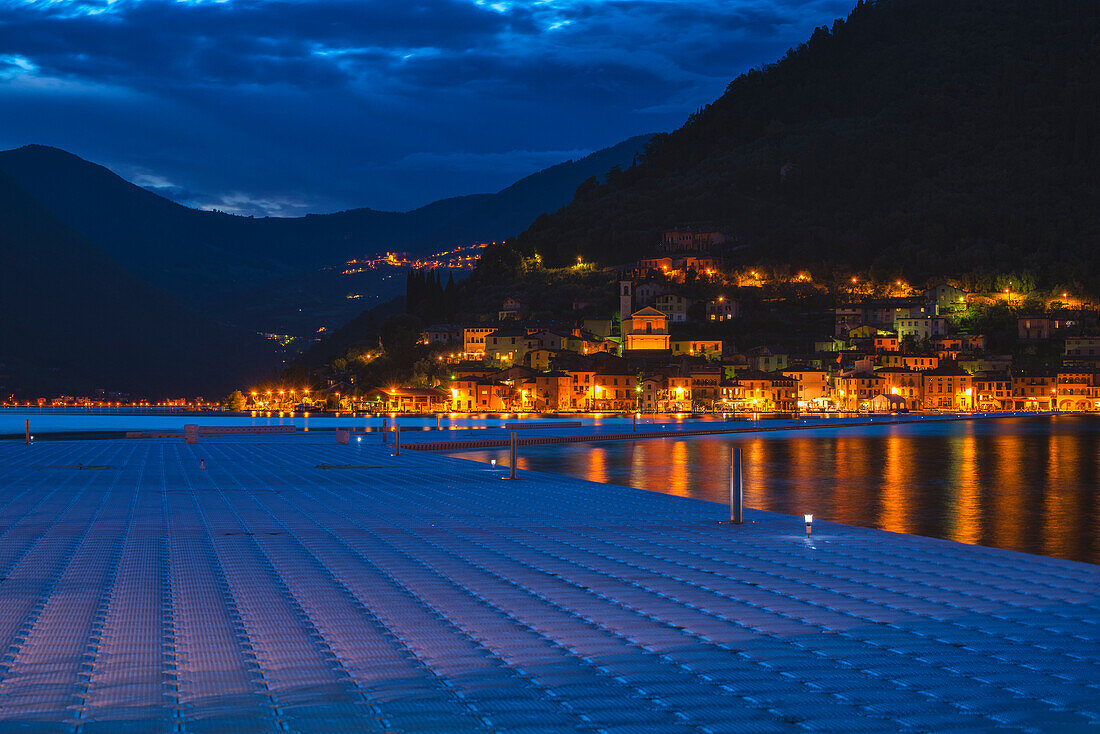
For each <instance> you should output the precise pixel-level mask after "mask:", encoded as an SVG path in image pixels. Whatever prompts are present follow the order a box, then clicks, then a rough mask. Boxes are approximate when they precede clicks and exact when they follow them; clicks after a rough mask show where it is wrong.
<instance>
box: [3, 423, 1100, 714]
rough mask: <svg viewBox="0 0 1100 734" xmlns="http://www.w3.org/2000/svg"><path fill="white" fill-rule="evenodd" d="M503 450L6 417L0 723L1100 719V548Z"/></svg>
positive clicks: (325, 435)
mask: <svg viewBox="0 0 1100 734" xmlns="http://www.w3.org/2000/svg"><path fill="white" fill-rule="evenodd" d="M81 466H83V467H95V468H96V469H97V470H96V471H84V470H82V469H79V468H76V467H81ZM506 476H507V470H495V471H494V470H492V469H490V468H489V467H487V466H486V465H483V464H477V463H474V462H469V461H464V460H461V459H454V458H448V457H444V456H439V455H436V454H431V453H428V452H424V451H415V452H404V453H403V454H402V455H401V456H399V457H397V456H393V455H392V454H391V448H390V447H387V446H384V445H382V444H381V443H380V442H377V441H374V440H371V441H366V440H364V441H362V442H359V441H355V440H353V441H352V442H351V443H350V444H347V445H341V444H337V443H335V442H334V440H333V437H332V435H331V434H317V433H312V434H302V433H299V434H293V435H285V436H279V435H270V436H232V437H220V438H217V439H212V440H200V441H199V442H198V443H196V444H186V443H184V441H182V440H180V439H150V440H145V441H126V440H105V441H54V442H45V443H40V444H32V445H30V446H26V445H24V444H23V442H21V441H20V442H14V441H12V442H0V650H3V652H2V653H0V655H2V657H0V732H12V731H20V732H209V733H210V734H214V733H219V734H220V733H222V732H285V731H291V732H319V733H324V734H330V733H336V732H370V731H377V732H397V731H400V732H467V731H470V732H608V734H627V733H628V732H662V733H663V732H714V733H715V734H717V733H719V732H884V733H885V732H889V733H893V732H899V731H902V732H963V731H974V732H988V731H1038V732H1043V731H1050V732H1062V731H1074V732H1076V731H1096V732H1100V573H1098V571H1100V568H1098V567H1096V566H1092V565H1088V564H1082V563H1074V562H1070V561H1063V560H1057V559H1051V558H1044V557H1038V556H1029V555H1024V554H1020V553H1013V552H1009V551H1001V550H995V549H989V548H982V547H976V546H967V545H961V544H957V543H952V542H947V541H940V540H932V539H926V538H920V537H912V536H904V535H896V534H891V533H886V532H880V531H875V530H868V529H862V528H854V527H849V526H843V525H837V524H831V523H828V522H821V518H819V519H818V522H816V523H815V524H814V529H813V534H812V535H809V536H807V535H806V532H805V529H804V524H803V521H802V518H795V517H789V516H783V515H777V514H771V513H763V512H753V511H751V510H750V511H748V512H747V513H746V524H744V525H740V526H731V525H723V524H720V523H719V521H720V520H722V519H724V518H725V517H727V516H728V510H727V508H725V507H723V506H721V505H715V504H711V503H707V502H702V501H696V500H689V499H683V498H678V497H672V496H667V495H662V494H657V493H652V492H646V491H643V490H636V489H631V488H626V487H618V486H611V485H602V484H595V483H590V482H585V481H580V480H575V479H571V478H564V477H559V476H553V475H547V474H537V473H532V472H520V479H519V480H518V481H511V480H508V479H506V478H504V477H506Z"/></svg>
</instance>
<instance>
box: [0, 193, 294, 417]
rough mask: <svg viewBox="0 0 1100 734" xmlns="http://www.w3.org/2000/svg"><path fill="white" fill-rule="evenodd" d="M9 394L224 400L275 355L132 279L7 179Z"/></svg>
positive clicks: (2, 277)
mask: <svg viewBox="0 0 1100 734" xmlns="http://www.w3.org/2000/svg"><path fill="white" fill-rule="evenodd" d="M0 313H2V314H3V317H2V318H0V365H2V368H0V373H2V374H3V379H2V380H0V381H2V382H3V383H4V386H3V388H2V389H3V391H4V392H5V393H8V392H14V393H16V394H18V395H26V396H37V395H42V394H50V393H56V392H59V391H63V392H68V393H75V394H90V393H91V392H92V391H93V390H95V389H97V388H104V389H106V390H109V391H122V392H127V393H133V394H135V395H141V396H147V397H153V398H159V397H167V396H180V395H196V394H201V395H205V396H211V397H221V396H222V395H224V394H225V393H226V392H228V390H230V389H232V387H234V386H237V385H240V384H242V381H244V380H248V379H252V378H254V377H257V376H260V375H262V374H263V373H265V372H266V371H267V370H269V369H270V368H271V363H272V361H273V356H272V353H271V350H270V348H269V347H268V346H267V344H266V343H264V342H263V341H262V340H260V339H259V338H258V337H256V336H255V335H254V334H249V333H244V332H240V331H237V330H233V329H230V328H227V327H225V326H222V325H219V324H217V323H214V322H212V321H210V320H209V319H206V318H204V317H202V316H200V315H198V314H197V313H195V312H194V311H192V310H190V309H188V308H186V307H185V306H183V305H181V304H180V303H179V302H177V301H176V300H174V299H172V298H170V297H169V296H167V295H165V294H164V293H163V292H162V291H160V290H159V289H157V288H154V287H153V286H151V285H149V284H148V283H146V282H144V281H142V280H141V279H139V278H137V277H136V276H134V275H133V274H131V273H129V272H127V271H126V270H125V269H124V268H123V267H121V266H120V265H119V264H118V263H116V262H115V261H114V260H112V259H111V258H110V257H108V256H107V255H106V254H105V253H103V252H102V251H101V250H100V249H99V248H97V247H96V246H94V245H92V244H91V243H89V242H88V241H87V240H86V239H84V238H83V237H81V236H80V235H79V234H77V233H76V232H74V231H73V230H72V229H71V228H70V227H68V226H67V225H65V224H64V223H62V222H60V221H58V220H57V219H56V218H55V217H54V216H52V215H51V214H50V213H49V212H48V211H46V210H45V209H44V208H43V207H42V206H41V205H40V204H39V203H38V202H37V201H35V200H34V198H33V197H31V196H30V195H29V194H28V193H27V192H26V191H24V190H23V189H21V188H20V187H19V186H18V185H17V184H16V183H15V182H14V181H12V179H11V178H9V177H8V176H7V175H4V174H3V173H0Z"/></svg>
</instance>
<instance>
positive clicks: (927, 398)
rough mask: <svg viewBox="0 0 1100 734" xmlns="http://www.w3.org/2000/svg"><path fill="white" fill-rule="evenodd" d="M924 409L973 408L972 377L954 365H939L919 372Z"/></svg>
mask: <svg viewBox="0 0 1100 734" xmlns="http://www.w3.org/2000/svg"><path fill="white" fill-rule="evenodd" d="M921 377H922V379H923V381H924V408H925V410H973V408H974V379H973V377H972V376H971V374H970V373H969V372H967V371H966V370H964V369H961V368H960V367H956V366H954V365H941V366H939V367H937V368H936V369H934V370H925V371H924V372H922V373H921Z"/></svg>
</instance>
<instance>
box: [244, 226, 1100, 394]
mask: <svg viewBox="0 0 1100 734" xmlns="http://www.w3.org/2000/svg"><path fill="white" fill-rule="evenodd" d="M726 244H727V236H726V235H725V234H724V233H722V232H720V231H716V230H708V229H705V228H699V227H684V228H682V229H678V230H675V231H669V232H666V233H665V235H664V237H663V239H662V241H661V243H660V244H659V245H658V246H657V248H656V252H655V254H654V255H653V256H651V257H646V258H643V259H640V260H638V261H637V262H635V263H631V264H629V265H626V266H619V267H616V268H606V269H605V270H606V271H608V272H609V276H608V282H609V283H610V286H609V287H610V288H614V289H617V293H602V294H595V293H594V294H591V297H590V298H589V299H588V300H576V301H574V302H573V303H572V304H571V306H572V309H573V312H574V315H575V318H572V319H570V317H569V314H564V315H563V314H560V313H558V314H547V313H545V312H543V313H533V312H532V309H531V307H530V305H529V304H528V303H526V302H525V301H524V297H523V295H522V294H521V293H516V294H515V295H510V296H508V297H506V298H504V299H503V300H502V301H500V302H499V303H498V304H497V308H496V310H495V311H493V312H486V313H479V314H477V315H476V318H474V319H471V320H468V321H464V322H461V323H428V324H426V325H425V326H424V327H423V328H422V329H421V330H420V332H419V339H418V348H419V349H421V352H422V356H423V357H424V359H425V360H426V361H427V362H428V369H421V370H420V374H418V375H417V377H416V378H415V379H411V380H405V381H400V382H396V383H394V384H386V385H371V384H362V382H361V381H359V380H357V376H356V374H355V373H354V371H352V370H351V369H348V368H347V367H346V360H343V359H341V360H336V367H335V368H332V367H329V368H327V369H322V370H315V371H314V373H313V374H311V376H310V382H311V383H312V384H311V385H297V386H288V385H285V384H284V385H271V386H265V387H264V388H262V389H252V390H249V391H247V392H242V393H239V394H238V395H237V398H236V406H235V407H237V408H238V409H246V410H254V411H295V410H310V409H313V410H318V409H326V408H327V409H329V410H335V411H349V412H376V413H381V412H394V413H524V412H540V413H568V412H585V413H592V412H620V413H643V414H651V413H710V412H718V413H735V414H737V413H742V414H744V413H750V414H806V413H831V412H846V413H857V412H867V413H899V412H937V411H950V412H988V411H1036V412H1046V411H1074V412H1080V411H1097V410H1100V372H1098V371H1097V367H1098V364H1100V326H1098V322H1100V313H1098V311H1097V310H1096V308H1095V307H1094V306H1093V305H1092V304H1091V303H1089V302H1087V301H1085V300H1083V299H1082V298H1080V297H1078V296H1075V295H1071V294H1070V293H1069V292H1060V293H1057V294H1055V295H1053V296H1050V297H1048V298H1047V299H1046V300H1043V299H1042V298H1039V297H1037V296H1036V294H1035V292H1034V291H1033V290H1032V291H1026V290H1025V288H1027V287H1028V286H1027V285H1026V284H1024V283H1018V282H1013V281H1012V280H1005V279H1002V282H1000V283H997V284H996V287H995V289H992V288H990V289H987V290H986V292H974V291H968V290H967V289H966V288H964V287H961V286H960V285H958V284H953V283H950V282H945V281H941V282H932V283H929V284H927V286H926V287H923V288H917V287H914V286H911V285H910V284H908V283H906V282H904V281H902V280H892V281H889V282H877V283H876V282H872V281H871V280H869V279H868V278H867V277H866V276H863V277H860V276H852V277H850V278H848V279H847V280H846V281H845V283H844V287H843V288H842V289H836V288H835V287H834V288H832V289H830V288H828V287H826V286H825V285H821V284H818V283H815V282H814V277H813V275H812V274H811V273H809V272H806V271H798V272H793V273H786V274H779V275H777V274H775V273H774V272H773V273H765V272H764V271H763V270H754V269H747V270H746V269H735V268H732V267H730V265H729V262H728V260H727V259H726V258H724V257H722V256H720V255H717V254H715V253H716V252H724V251H725V249H726V248H723V245H726ZM592 267H593V266H592V265H591V264H587V263H583V262H578V265H577V266H576V268H575V269H588V270H591V268H592ZM1002 286H1003V287H1002ZM806 293H809V294H811V295H812V296H814V298H807V297H806V296H805V294H806ZM799 294H802V295H801V296H800V295H799ZM830 297H832V298H833V303H834V305H832V307H831V308H825V309H822V308H818V309H817V310H816V311H814V310H809V311H807V312H805V313H801V314H796V318H797V319H799V320H801V321H803V322H804V323H810V324H820V325H821V327H820V332H819V333H817V334H816V335H813V336H810V337H808V338H806V339H804V340H803V342H802V343H801V345H798V344H795V345H793V346H792V340H791V339H790V338H789V335H787V334H784V333H782V332H781V330H780V328H779V327H773V330H774V331H775V333H774V334H773V336H774V338H772V339H769V338H768V334H767V331H766V330H764V332H763V336H757V337H756V338H758V339H759V340H760V341H759V343H748V342H746V341H745V340H744V339H737V340H734V339H731V338H727V337H726V333H728V332H729V327H734V326H735V325H736V326H741V327H742V329H741V332H742V333H744V332H745V331H746V329H745V328H744V324H745V322H748V321H752V320H753V319H754V318H760V312H761V304H763V307H764V308H765V309H767V310H766V311H765V315H767V314H768V313H772V312H775V311H776V310H777V309H778V308H782V307H787V308H788V309H790V308H791V307H792V303H791V302H792V301H793V300H798V301H799V304H794V305H795V306H796V307H798V308H807V306H806V304H812V303H817V304H820V303H821V302H822V301H823V300H825V299H829V298H830ZM613 299H614V300H613ZM614 301H617V306H618V309H617V312H615V311H614V310H613V306H611V307H609V308H604V304H608V303H609V302H611V303H614ZM748 301H754V302H755V303H756V309H755V312H754V313H750V312H749V311H748V310H747V309H746V308H745V305H746V303H747V302H748ZM601 309H603V310H602V311H601ZM992 312H996V313H997V314H998V318H997V320H996V321H995V323H994V321H993V320H992V319H991V318H990V317H989V314H991V313H992ZM978 314H984V315H985V316H986V318H979V317H978V316H977V315H978ZM975 324H977V325H978V326H979V327H981V326H983V325H991V328H996V329H998V333H997V334H992V333H984V331H983V330H981V329H980V328H979V329H975V328H974V326H975ZM748 331H749V332H750V333H753V334H757V335H758V334H760V333H761V330H760V329H748ZM380 353H381V352H380V349H379V350H370V351H368V352H366V353H364V354H360V355H359V357H360V359H361V360H363V361H367V362H369V361H370V360H371V359H372V358H375V357H377V356H378V355H379V354H380Z"/></svg>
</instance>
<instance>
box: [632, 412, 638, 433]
mask: <svg viewBox="0 0 1100 734" xmlns="http://www.w3.org/2000/svg"><path fill="white" fill-rule="evenodd" d="M632 417H633V418H634V423H633V425H632V427H631V429H630V430H631V431H632V432H633V433H637V432H638V414H637V413H635V414H634V415H633V416H632Z"/></svg>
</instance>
